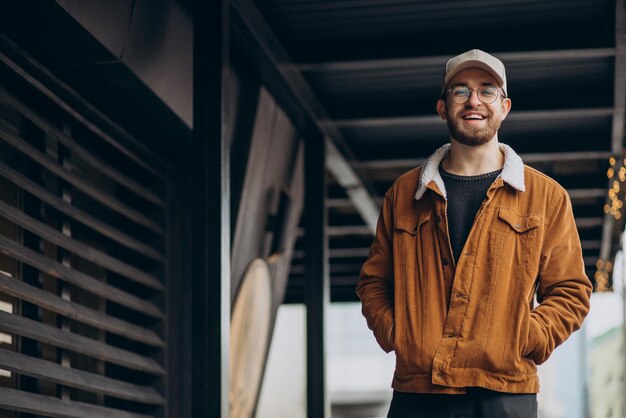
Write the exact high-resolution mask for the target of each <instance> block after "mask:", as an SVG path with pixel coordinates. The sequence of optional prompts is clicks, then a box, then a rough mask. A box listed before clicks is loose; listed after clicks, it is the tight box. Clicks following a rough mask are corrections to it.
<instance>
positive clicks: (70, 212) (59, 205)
mask: <svg viewBox="0 0 626 418" xmlns="http://www.w3.org/2000/svg"><path fill="white" fill-rule="evenodd" d="M0 176H2V177H4V178H5V179H7V180H9V181H11V182H13V183H15V184H16V185H17V186H19V187H21V188H22V189H24V190H26V191H28V192H29V193H31V194H32V195H33V196H36V197H38V198H39V199H41V200H42V201H44V202H46V203H47V204H49V205H50V206H52V207H54V208H55V209H57V210H59V211H60V212H63V213H64V214H66V215H67V216H70V217H72V218H74V219H75V220H77V221H78V222H80V223H82V224H84V225H86V226H88V227H90V228H92V229H94V230H95V231H98V232H99V233H101V234H102V235H104V236H106V237H108V238H110V239H112V240H114V241H117V242H119V243H120V244H122V245H125V246H126V247H128V248H130V249H132V250H134V251H137V252H139V253H141V254H143V255H145V256H147V257H150V258H152V259H153V260H156V261H159V262H163V261H164V258H163V255H161V254H160V253H159V252H157V251H156V250H155V249H154V248H152V247H150V246H149V245H147V244H145V243H143V242H141V241H139V240H137V239H135V238H133V237H131V236H129V235H127V234H125V233H124V232H121V231H120V230H118V229H117V228H115V227H114V226H113V225H109V224H107V223H105V222H102V221H101V220H99V219H97V218H95V217H93V216H91V215H90V214H88V213H86V212H83V211H82V210H80V209H78V208H76V207H74V206H72V205H71V204H69V203H67V202H65V201H63V199H61V198H59V197H57V196H55V195H53V194H52V193H50V192H49V191H47V190H45V189H44V188H43V187H41V186H39V185H38V184H36V183H35V182H33V181H31V180H29V179H28V178H27V177H26V176H23V175H21V174H20V173H18V172H17V171H15V170H13V169H11V168H10V167H8V166H6V165H4V164H3V163H2V162H0Z"/></svg>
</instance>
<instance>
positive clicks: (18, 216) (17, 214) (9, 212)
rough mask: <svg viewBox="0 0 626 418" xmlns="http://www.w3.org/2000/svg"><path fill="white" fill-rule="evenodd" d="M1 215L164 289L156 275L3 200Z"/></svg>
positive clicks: (0, 202)
mask: <svg viewBox="0 0 626 418" xmlns="http://www.w3.org/2000/svg"><path fill="white" fill-rule="evenodd" d="M0 216H3V217H5V218H6V219H8V220H10V221H11V222H13V223H14V224H17V225H19V226H21V227H22V228H25V229H27V230H29V231H30V232H32V233H33V234H35V235H38V236H40V237H41V238H43V239H45V240H46V241H48V242H51V243H53V244H56V245H58V246H60V247H63V248H65V249H66V250H68V251H71V252H72V253H74V254H76V255H78V256H79V257H82V258H84V259H85V260H88V261H91V262H93V263H95V264H97V265H99V266H101V267H104V268H106V269H109V270H111V271H114V272H116V273H119V274H121V275H123V276H126V277H128V278H129V279H133V280H134V281H136V282H137V283H141V284H143V285H145V286H148V287H150V288H152V289H156V290H163V284H162V283H161V282H160V281H159V279H157V278H156V277H154V276H152V275H150V274H148V273H146V272H144V271H142V270H139V269H138V268H136V267H134V266H131V265H129V264H126V263H124V262H123V261H120V260H118V259H116V258H113V257H111V256H110V255H108V254H107V253H105V252H102V251H100V250H97V249H95V248H93V247H91V246H89V245H87V244H84V243H82V242H79V241H76V240H74V239H72V238H69V237H67V236H65V235H63V234H62V233H60V232H59V231H57V230H56V229H54V228H52V227H50V226H48V225H46V224H44V223H43V222H39V221H38V220H36V219H34V218H32V217H30V216H28V215H26V214H25V213H23V212H21V211H19V210H17V209H15V208H13V207H11V206H9V205H7V204H6V203H4V202H2V201H1V200H0Z"/></svg>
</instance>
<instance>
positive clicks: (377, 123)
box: [325, 107, 623, 129]
mask: <svg viewBox="0 0 626 418" xmlns="http://www.w3.org/2000/svg"><path fill="white" fill-rule="evenodd" d="M612 116H614V109H613V108H611V107H596V108H588V109H555V110H521V111H515V112H511V113H510V114H509V115H508V116H507V122H540V121H550V120H555V119H576V120H580V119H597V118H602V117H612ZM325 123H331V122H330V121H327V122H325ZM444 123H445V122H444V121H443V120H442V119H441V118H440V117H439V116H437V115H429V116H401V117H384V118H359V119H337V120H334V121H332V124H334V126H336V127H340V128H382V127H390V126H394V127H398V126H411V127H416V128H420V127H426V126H435V125H443V124H444ZM622 129H623V127H622Z"/></svg>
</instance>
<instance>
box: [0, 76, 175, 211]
mask: <svg viewBox="0 0 626 418" xmlns="http://www.w3.org/2000/svg"><path fill="white" fill-rule="evenodd" d="M0 97H1V98H2V100H3V101H4V102H6V103H7V104H8V105H9V106H11V107H12V108H14V109H15V110H17V111H18V112H19V113H20V114H22V116H24V117H26V118H27V119H28V120H30V121H31V122H32V123H33V124H34V125H36V126H37V127H38V128H39V129H41V130H42V131H44V132H46V133H47V134H48V135H50V136H53V137H55V138H56V139H57V140H58V141H59V142H60V143H62V144H63V145H65V147H67V148H68V149H69V150H70V151H71V152H72V154H74V155H76V156H79V157H80V158H82V159H83V160H84V161H85V162H87V163H88V164H89V165H90V166H91V167H94V168H96V169H97V170H99V171H100V172H101V173H103V174H105V175H107V176H109V177H111V178H112V179H113V180H115V181H117V182H118V183H119V184H121V185H123V186H124V187H126V188H127V189H128V190H130V191H132V192H133V193H135V194H136V195H139V196H141V197H142V198H144V199H145V200H147V201H149V202H152V203H154V204H156V205H158V206H160V207H164V206H165V203H164V201H163V199H161V197H160V196H158V195H157V194H156V193H154V192H153V191H152V190H150V189H149V188H147V187H146V186H144V185H141V184H139V183H138V182H137V181H136V180H135V179H133V178H131V177H129V176H127V175H126V174H124V173H122V172H121V171H119V170H118V169H117V168H116V167H114V166H112V165H110V164H108V163H106V162H105V161H102V160H101V159H99V158H98V157H96V156H94V155H93V154H92V153H91V152H89V151H88V150H86V149H85V148H83V147H82V146H81V145H79V144H78V143H77V142H76V141H75V140H74V139H72V138H70V137H68V136H67V135H65V134H64V133H63V132H62V131H61V130H59V129H58V128H57V127H55V126H54V125H53V124H52V123H50V122H49V121H47V120H46V119H45V118H43V117H42V116H40V115H39V114H37V113H36V112H34V111H33V110H32V109H30V108H29V107H28V106H26V105H25V104H24V103H22V102H21V101H20V100H18V99H16V98H15V97H14V96H13V95H11V94H10V93H9V92H7V91H6V90H4V89H3V88H1V87H0Z"/></svg>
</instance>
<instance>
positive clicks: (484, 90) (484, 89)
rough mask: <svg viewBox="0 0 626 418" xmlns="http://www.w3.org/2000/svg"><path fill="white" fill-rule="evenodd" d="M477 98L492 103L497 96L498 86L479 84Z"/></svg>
mask: <svg viewBox="0 0 626 418" xmlns="http://www.w3.org/2000/svg"><path fill="white" fill-rule="evenodd" d="M478 98H479V99H480V101H481V102H483V103H493V102H495V101H496V99H497V98H498V88H497V87H496V86H481V87H480V88H479V89H478Z"/></svg>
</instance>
